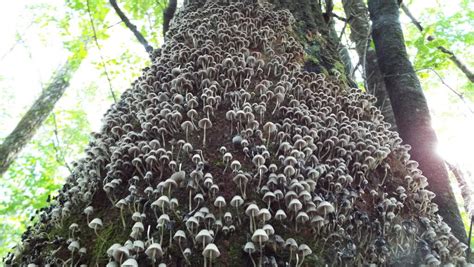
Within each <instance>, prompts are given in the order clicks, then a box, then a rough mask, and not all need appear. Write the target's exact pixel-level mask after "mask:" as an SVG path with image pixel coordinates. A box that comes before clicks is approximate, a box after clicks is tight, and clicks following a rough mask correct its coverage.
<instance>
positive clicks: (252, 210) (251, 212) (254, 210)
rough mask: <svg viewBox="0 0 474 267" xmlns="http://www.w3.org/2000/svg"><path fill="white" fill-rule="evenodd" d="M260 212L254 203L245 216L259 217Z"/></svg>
mask: <svg viewBox="0 0 474 267" xmlns="http://www.w3.org/2000/svg"><path fill="white" fill-rule="evenodd" d="M258 211H259V208H258V206H257V205H255V204H253V203H252V204H250V205H249V206H248V207H247V209H246V210H245V214H246V215H247V216H252V217H253V216H255V215H257V213H258Z"/></svg>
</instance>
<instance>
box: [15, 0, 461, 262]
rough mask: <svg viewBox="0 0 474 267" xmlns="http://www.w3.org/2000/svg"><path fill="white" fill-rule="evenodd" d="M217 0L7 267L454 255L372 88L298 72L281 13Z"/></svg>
mask: <svg viewBox="0 0 474 267" xmlns="http://www.w3.org/2000/svg"><path fill="white" fill-rule="evenodd" d="M228 2H229V1H206V2H205V4H202V3H200V4H197V3H191V4H189V5H187V6H186V7H185V9H184V10H182V11H180V12H179V13H178V14H177V16H176V18H175V19H174V24H173V26H172V27H171V29H170V30H169V32H168V39H167V40H166V43H165V44H164V45H163V47H162V48H161V49H159V50H155V51H154V52H153V62H152V65H151V66H150V67H147V68H145V69H144V72H143V76H141V77H140V78H138V79H137V80H136V81H135V82H134V83H133V84H132V88H131V89H129V90H127V91H126V92H125V93H124V94H123V95H122V97H121V100H120V102H118V103H117V104H116V105H114V106H112V107H111V108H110V110H108V112H107V114H106V115H105V118H104V126H103V128H102V129H101V131H100V132H99V133H93V134H92V137H93V140H92V141H91V143H90V145H89V147H88V148H87V150H86V157H85V158H84V159H82V160H80V161H78V162H77V163H75V169H74V172H73V174H72V175H71V176H70V177H69V178H68V181H67V183H66V185H65V186H64V187H63V189H62V190H61V191H60V193H59V194H58V195H57V196H56V197H55V198H54V200H53V202H52V205H51V206H50V207H48V208H44V209H42V210H41V212H40V213H39V223H38V224H37V225H36V226H35V227H31V228H29V229H28V231H27V232H26V233H25V234H24V236H23V243H22V245H21V246H19V248H18V251H17V252H16V253H15V254H10V255H9V256H8V257H7V259H6V263H7V265H9V264H13V263H17V262H22V263H26V264H30V265H31V266H36V265H47V264H49V265H56V264H60V265H67V264H70V265H71V266H74V265H80V266H82V265H86V264H89V265H94V264H96V263H98V264H104V265H107V266H138V265H140V266H145V265H151V266H161V265H162V266H165V265H170V266H183V265H188V266H197V265H203V266H212V265H215V264H216V263H218V262H221V263H223V262H227V263H226V264H229V261H232V263H230V264H231V265H234V264H235V265H238V264H237V263H238V262H240V265H253V266H310V265H311V266H313V265H315V264H316V263H327V264H333V265H363V264H377V265H379V264H380V265H381V264H388V265H390V264H396V263H407V264H408V263H410V264H415V263H416V264H427V265H430V266H436V265H440V264H448V263H453V264H463V263H464V262H465V258H464V257H465V255H464V251H465V248H466V245H465V244H463V243H462V242H460V241H459V240H457V239H456V238H455V237H454V236H453V235H452V234H451V233H450V228H449V226H447V225H446V224H445V223H444V222H443V221H442V218H441V217H439V215H437V213H436V212H437V210H438V207H437V205H436V204H434V203H433V202H432V200H433V198H434V197H435V195H434V194H433V193H432V192H430V191H428V190H427V189H426V186H427V185H428V183H427V178H426V177H425V176H423V174H422V173H421V171H420V170H419V169H418V168H417V167H418V166H417V163H416V162H414V161H412V160H410V156H409V154H408V151H409V149H410V147H409V146H408V145H402V144H401V143H402V140H401V139H400V138H399V137H398V135H397V134H396V133H394V132H391V131H390V130H389V125H388V124H387V123H385V122H384V121H383V116H382V115H381V112H380V110H378V109H377V108H376V107H374V105H373V103H374V101H375V99H374V97H373V96H370V95H367V94H365V93H363V92H362V91H361V90H359V89H356V88H346V87H344V86H342V85H341V83H340V82H339V81H338V80H336V79H334V78H331V77H326V75H324V74H323V73H319V74H318V73H310V72H307V71H304V70H302V65H303V64H304V60H305V52H304V50H303V47H302V46H301V45H300V43H299V42H298V41H297V39H296V38H297V37H296V36H297V34H296V33H295V30H294V28H293V24H294V22H295V21H294V18H293V17H292V15H291V13H290V12H289V11H287V10H273V8H272V7H271V6H270V5H269V4H261V3H259V1H252V0H245V1H238V2H234V1H230V2H231V3H228ZM84 214H85V215H86V216H84ZM91 218H93V219H92V220H90V219H91ZM62 228H66V229H69V230H68V231H67V234H65V235H64V236H61V235H60V234H58V233H60V231H57V230H55V231H53V230H54V229H62ZM47 232H54V233H56V235H55V236H54V237H52V236H51V235H46V234H45V233H47ZM111 233H112V234H111ZM111 240H114V241H113V242H112V241H111ZM111 242H112V243H111ZM81 245H82V246H84V247H81ZM102 247H104V251H103V255H96V254H94V255H96V257H91V255H92V254H91V253H92V252H93V253H98V251H97V249H98V248H102ZM235 248H237V249H235ZM235 251H238V252H235ZM231 252H232V253H231ZM100 260H105V262H100Z"/></svg>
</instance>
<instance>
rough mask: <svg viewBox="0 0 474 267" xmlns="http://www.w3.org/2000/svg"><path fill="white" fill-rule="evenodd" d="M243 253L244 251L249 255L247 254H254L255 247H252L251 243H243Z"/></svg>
mask: <svg viewBox="0 0 474 267" xmlns="http://www.w3.org/2000/svg"><path fill="white" fill-rule="evenodd" d="M244 251H245V252H246V253H249V254H252V253H254V252H255V251H256V249H255V245H254V244H253V243H252V242H250V241H249V242H247V243H245V246H244Z"/></svg>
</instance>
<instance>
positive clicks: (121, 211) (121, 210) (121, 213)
mask: <svg viewBox="0 0 474 267" xmlns="http://www.w3.org/2000/svg"><path fill="white" fill-rule="evenodd" d="M120 219H122V225H123V228H125V227H127V225H126V224H125V219H124V218H123V208H120Z"/></svg>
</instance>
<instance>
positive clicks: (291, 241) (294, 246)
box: [285, 238, 298, 249]
mask: <svg viewBox="0 0 474 267" xmlns="http://www.w3.org/2000/svg"><path fill="white" fill-rule="evenodd" d="M285 247H288V248H290V249H297V248H298V243H296V240H294V239H293V238H288V239H287V240H286V241H285Z"/></svg>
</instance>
